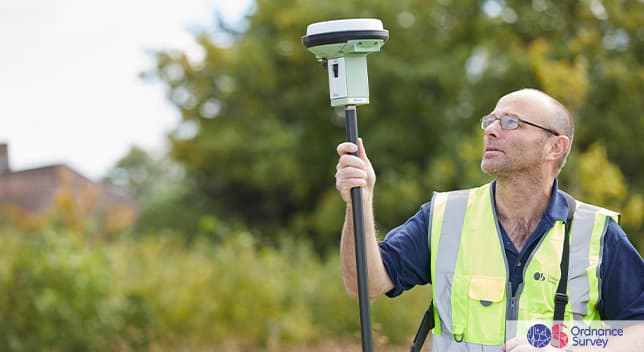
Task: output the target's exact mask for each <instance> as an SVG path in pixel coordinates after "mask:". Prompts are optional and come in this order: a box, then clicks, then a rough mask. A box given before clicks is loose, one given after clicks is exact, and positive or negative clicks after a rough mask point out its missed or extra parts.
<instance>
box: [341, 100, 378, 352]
mask: <svg viewBox="0 0 644 352" xmlns="http://www.w3.org/2000/svg"><path fill="white" fill-rule="evenodd" d="M344 113H345V117H346V127H347V140H348V141H349V142H351V143H354V144H356V145H357V144H358V118H357V117H358V112H357V111H356V107H355V105H347V106H345V108H344ZM354 155H356V156H357V155H358V153H357V152H356V153H354ZM351 206H352V208H353V236H354V239H355V249H356V270H357V272H358V304H359V306H360V328H361V329H362V351H363V352H371V351H373V347H372V338H371V317H370V313H369V284H368V278H367V277H368V271H367V255H366V253H365V251H366V247H365V239H364V219H363V212H362V189H361V188H360V187H354V188H352V189H351Z"/></svg>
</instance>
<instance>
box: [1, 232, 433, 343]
mask: <svg viewBox="0 0 644 352" xmlns="http://www.w3.org/2000/svg"><path fill="white" fill-rule="evenodd" d="M2 240H3V246H1V247H0V349H2V350H3V351H77V350H81V351H114V350H123V351H129V350H137V351H138V350H151V351H175V350H177V351H178V350H197V351H199V350H204V351H205V350H212V349H213V348H214V349H215V350H227V351H229V350H233V351H234V350H244V351H253V350H272V351H277V350H284V349H286V348H290V347H294V346H305V345H310V344H315V343H317V342H318V341H321V340H327V339H341V340H344V341H352V342H354V343H355V342H356V341H359V330H360V326H359V319H358V316H359V315H358V311H357V304H356V300H355V298H352V297H349V295H347V294H346V292H345V290H344V288H343V287H342V280H341V278H340V268H339V259H338V258H337V256H332V257H330V258H329V259H327V260H325V261H320V259H318V257H317V256H316V255H315V254H314V253H313V251H312V249H311V248H310V246H308V245H305V244H303V243H294V242H284V243H282V244H281V246H280V248H279V249H277V248H259V247H258V246H257V244H256V243H255V240H254V236H252V235H251V234H250V233H248V232H243V231H241V232H234V233H229V234H228V236H225V240H224V241H223V242H221V243H220V244H217V245H215V244H213V242H212V241H210V240H207V239H203V238H202V239H198V240H196V241H195V242H194V243H193V244H192V245H191V246H189V247H187V246H185V244H184V242H183V239H182V238H181V237H178V236H161V237H157V238H152V237H143V238H139V239H137V240H136V241H132V240H129V239H126V238H121V239H117V240H113V241H110V242H109V243H102V244H101V243H89V242H87V241H85V240H83V239H82V237H81V236H79V235H77V234H74V233H71V232H64V231H43V232H37V233H32V234H29V235H25V234H20V233H18V232H16V231H15V230H11V229H9V228H5V229H3V231H2ZM429 297H430V296H429V291H428V290H425V291H422V290H417V292H414V293H413V294H405V295H403V298H401V299H398V300H396V302H388V301H386V299H384V298H383V299H378V300H375V301H374V302H373V304H372V311H373V318H374V319H373V323H374V324H373V325H374V327H375V328H376V334H377V336H378V337H379V338H380V340H383V339H384V340H385V341H387V343H391V344H397V345H400V344H406V343H407V342H408V339H409V336H411V335H412V334H413V332H414V329H415V325H416V323H417V322H418V320H419V319H420V317H421V315H422V307H424V306H425V305H426V304H427V302H428V299H429ZM392 303H393V304H392ZM409 306H416V307H421V308H419V309H418V310H413V309H412V310H410V309H407V307H409Z"/></svg>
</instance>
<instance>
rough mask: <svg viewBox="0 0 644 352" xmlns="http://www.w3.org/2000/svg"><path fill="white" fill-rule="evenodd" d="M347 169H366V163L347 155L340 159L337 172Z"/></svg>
mask: <svg viewBox="0 0 644 352" xmlns="http://www.w3.org/2000/svg"><path fill="white" fill-rule="evenodd" d="M347 167H354V168H357V169H364V168H365V167H366V164H365V162H364V161H363V160H362V159H360V158H358V157H357V156H353V155H349V154H345V155H342V156H341V157H340V159H339V160H338V164H337V166H336V170H340V169H343V168H347Z"/></svg>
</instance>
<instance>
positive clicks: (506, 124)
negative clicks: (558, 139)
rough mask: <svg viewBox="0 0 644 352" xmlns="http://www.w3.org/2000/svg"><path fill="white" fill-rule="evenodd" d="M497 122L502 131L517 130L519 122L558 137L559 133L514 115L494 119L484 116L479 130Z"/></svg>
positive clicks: (492, 116) (493, 117)
mask: <svg viewBox="0 0 644 352" xmlns="http://www.w3.org/2000/svg"><path fill="white" fill-rule="evenodd" d="M496 120H499V121H500V122H501V128H502V129H504V130H516V129H517V128H519V122H523V123H525V124H526V125H530V126H533V127H537V128H540V129H542V130H544V131H547V132H550V133H552V134H554V135H555V136H559V133H558V132H556V131H553V130H551V129H549V128H545V127H543V126H539V125H537V124H536V123H532V122H530V121H526V120H523V119H520V118H518V117H517V116H515V115H503V116H501V117H496V116H494V115H492V114H490V115H485V116H483V117H482V118H481V128H482V129H486V128H487V127H488V126H489V125H491V124H493V123H494V121H496Z"/></svg>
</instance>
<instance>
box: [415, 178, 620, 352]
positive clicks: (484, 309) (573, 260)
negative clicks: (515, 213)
mask: <svg viewBox="0 0 644 352" xmlns="http://www.w3.org/2000/svg"><path fill="white" fill-rule="evenodd" d="M491 192H492V187H491V185H490V184H487V185H484V186H481V187H478V188H473V189H468V190H460V191H453V192H446V193H434V195H433V197H432V202H431V207H430V214H429V216H430V228H429V231H428V235H429V236H430V238H429V243H430V248H431V264H430V265H431V277H432V294H433V300H434V320H435V322H436V326H435V327H434V330H433V336H432V351H436V352H440V351H488V350H489V351H498V350H499V347H500V346H501V345H502V344H503V343H504V342H505V338H506V320H521V321H525V320H539V321H550V322H552V319H553V314H554V297H555V293H556V291H557V285H558V283H559V277H560V262H561V253H562V250H563V240H564V236H565V224H564V221H556V222H555V224H554V225H553V227H552V228H551V229H550V230H549V231H548V232H547V233H546V234H545V235H544V236H543V237H542V238H541V239H540V241H539V243H538V244H537V246H536V248H535V250H534V251H533V253H532V254H531V256H530V257H529V259H528V262H527V263H521V264H522V266H523V267H524V270H523V283H522V284H521V285H520V286H519V287H518V288H517V291H516V295H515V296H514V297H511V295H512V288H511V287H510V283H509V268H508V265H507V260H506V257H505V250H504V246H503V240H502V238H501V234H500V230H499V228H498V225H497V224H498V222H497V218H496V214H495V212H494V205H493V199H494V198H493V196H492V194H491ZM609 217H613V218H614V219H615V221H618V217H619V214H618V213H615V212H612V211H609V210H606V209H603V208H599V207H596V206H592V205H589V204H585V203H583V202H579V201H577V208H576V211H575V216H574V220H573V223H572V227H571V232H570V264H569V265H570V266H569V275H568V292H567V293H568V296H569V298H570V300H569V303H568V304H567V305H566V310H565V316H564V319H565V320H571V319H575V320H585V321H589V320H599V319H600V317H599V312H598V311H597V309H596V305H597V302H598V300H599V290H600V282H599V264H600V262H601V257H602V245H603V236H604V234H605V233H606V227H607V225H608V219H609Z"/></svg>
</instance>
